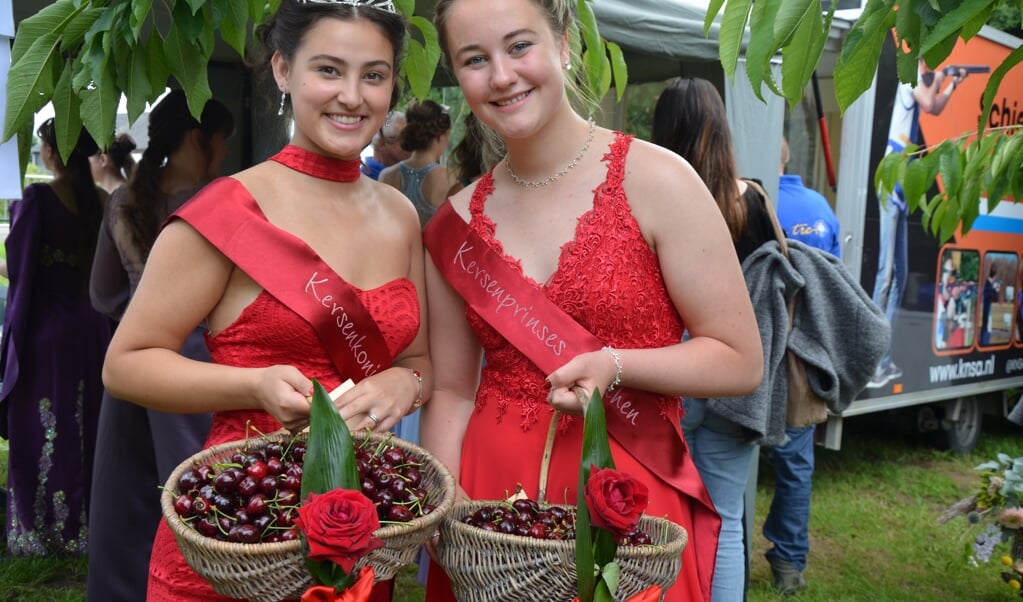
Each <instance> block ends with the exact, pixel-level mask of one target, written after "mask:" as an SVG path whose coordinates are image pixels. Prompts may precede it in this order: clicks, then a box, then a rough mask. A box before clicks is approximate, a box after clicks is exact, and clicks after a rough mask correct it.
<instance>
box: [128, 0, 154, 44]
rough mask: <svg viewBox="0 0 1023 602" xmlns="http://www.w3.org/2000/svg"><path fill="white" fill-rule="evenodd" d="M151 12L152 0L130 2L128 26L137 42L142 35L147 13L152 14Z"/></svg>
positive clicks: (133, 0)
mask: <svg viewBox="0 0 1023 602" xmlns="http://www.w3.org/2000/svg"><path fill="white" fill-rule="evenodd" d="M152 10H153V0H132V3H131V17H130V19H129V24H130V26H131V30H132V32H134V34H135V39H136V40H138V39H139V38H140V36H141V35H142V26H143V25H144V24H145V22H146V19H147V18H148V17H149V13H150V12H152Z"/></svg>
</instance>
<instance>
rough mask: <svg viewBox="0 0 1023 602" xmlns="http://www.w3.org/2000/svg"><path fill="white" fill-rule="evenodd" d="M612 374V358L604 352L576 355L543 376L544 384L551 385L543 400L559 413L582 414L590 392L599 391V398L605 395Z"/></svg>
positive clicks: (616, 371)
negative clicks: (545, 379) (545, 398)
mask: <svg viewBox="0 0 1023 602" xmlns="http://www.w3.org/2000/svg"><path fill="white" fill-rule="evenodd" d="M619 361H620V360H619ZM616 374H618V367H617V364H616V363H615V358H614V357H613V356H612V355H611V353H609V352H608V351H607V350H606V349H601V350H597V351H590V352H587V353H580V354H579V355H577V356H575V357H574V358H572V359H571V360H569V362H568V363H567V364H565V365H564V366H562V367H560V368H558V369H557V370H555V371H554V372H551V373H550V374H548V375H547V382H548V383H550V385H551V392H550V393H549V394H548V395H547V401H548V402H549V403H550V404H551V405H552V406H554V409H556V410H559V411H561V412H562V413H565V414H575V415H582V413H583V407H584V406H585V404H586V403H587V402H588V401H589V399H590V397H591V396H592V395H593V390H594V389H598V388H599V389H600V391H601V394H602V395H603V394H605V393H607V390H608V386H609V385H610V384H611V383H612V382H614V380H615V378H616ZM576 388H578V389H582V391H581V392H580V391H579V390H578V389H576ZM573 389H575V390H573ZM580 393H581V394H580Z"/></svg>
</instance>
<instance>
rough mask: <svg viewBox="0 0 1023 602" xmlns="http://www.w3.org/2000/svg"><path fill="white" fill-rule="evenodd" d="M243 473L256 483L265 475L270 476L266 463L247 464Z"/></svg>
mask: <svg viewBox="0 0 1023 602" xmlns="http://www.w3.org/2000/svg"><path fill="white" fill-rule="evenodd" d="M245 473H246V474H247V475H249V476H250V477H252V478H253V479H256V480H257V481H262V480H263V479H264V478H265V477H266V475H268V474H270V472H269V469H268V467H267V464H266V462H263V461H257V462H253V463H252V464H249V465H248V466H246V467H245Z"/></svg>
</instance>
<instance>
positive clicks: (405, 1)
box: [394, 0, 416, 18]
mask: <svg viewBox="0 0 1023 602" xmlns="http://www.w3.org/2000/svg"><path fill="white" fill-rule="evenodd" d="M394 6H395V8H397V9H398V12H400V13H401V14H403V15H405V17H406V18H409V17H411V16H412V14H413V13H414V12H415V10H416V0H394Z"/></svg>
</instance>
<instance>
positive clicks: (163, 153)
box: [123, 90, 234, 258]
mask: <svg viewBox="0 0 1023 602" xmlns="http://www.w3.org/2000/svg"><path fill="white" fill-rule="evenodd" d="M201 119H202V121H196V120H195V118H194V117H192V113H191V111H189V109H188V99H187V98H186V97H185V93H184V92H182V91H181V90H173V91H171V92H170V93H169V94H167V96H165V97H164V98H163V100H161V101H160V102H158V103H157V104H156V106H155V107H153V110H152V111H151V112H150V113H149V143H148V145H147V146H146V150H145V151H143V152H142V159H141V160H140V161H139V162H138V165H136V166H135V169H134V170H133V171H132V175H131V179H130V180H128V190H127V192H128V199H127V201H126V202H125V204H124V208H123V212H124V214H123V217H124V220H125V224H126V225H127V227H128V232H129V233H130V234H131V238H132V240H133V241H134V243H135V246H136V248H138V250H139V253H140V255H141V256H142V257H143V258H146V257H148V256H149V251H150V249H152V247H153V242H154V241H155V240H156V234H157V232H158V231H159V230H160V224H159V223H158V222H157V219H158V218H157V216H156V214H155V213H154V209H155V206H156V202H157V200H158V199H160V198H162V197H163V196H164V194H163V191H162V190H160V170H161V168H162V167H163V166H164V165H165V164H166V162H167V159H168V157H170V156H171V154H173V153H174V151H175V150H177V149H178V147H179V146H181V143H182V142H183V141H184V139H185V136H186V135H188V133H189V132H191V131H192V130H194V129H197V128H198V129H199V130H200V131H201V132H202V147H203V152H204V153H205V155H206V160H207V163H208V162H209V161H210V160H211V158H212V147H211V146H210V140H212V138H213V136H214V134H223V135H224V137H225V138H226V137H228V136H230V135H231V134H232V133H233V132H234V117H233V116H232V115H231V111H230V110H228V108H227V106H225V105H224V103H222V102H220V101H219V100H216V99H212V98H211V99H210V100H209V101H207V102H206V106H205V107H203V110H202V116H201Z"/></svg>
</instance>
